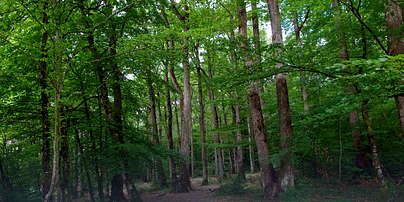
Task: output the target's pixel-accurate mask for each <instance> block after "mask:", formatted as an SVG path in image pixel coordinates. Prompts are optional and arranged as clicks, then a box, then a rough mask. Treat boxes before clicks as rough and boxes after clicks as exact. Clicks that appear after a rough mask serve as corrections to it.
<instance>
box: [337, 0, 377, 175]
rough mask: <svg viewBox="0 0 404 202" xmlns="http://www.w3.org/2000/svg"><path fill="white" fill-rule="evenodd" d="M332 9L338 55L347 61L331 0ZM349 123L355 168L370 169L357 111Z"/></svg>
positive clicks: (341, 31)
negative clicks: (336, 34) (355, 153)
mask: <svg viewBox="0 0 404 202" xmlns="http://www.w3.org/2000/svg"><path fill="white" fill-rule="evenodd" d="M332 5H333V7H334V8H335V9H336V11H335V15H336V16H335V28H336V30H337V31H338V32H339V33H338V43H339V55H340V58H341V60H342V61H343V62H344V61H347V60H349V52H348V47H347V44H346V37H345V32H344V28H343V26H342V24H341V23H342V19H341V17H340V15H341V11H340V7H339V4H338V2H337V0H333V3H332ZM348 71H350V68H348ZM354 91H355V90H354V87H353V86H350V87H347V92H346V93H347V94H353V93H354ZM349 123H350V126H351V134H352V141H353V144H354V148H355V149H356V151H357V155H356V159H355V164H356V167H358V168H360V169H366V168H369V167H370V164H369V162H368V160H367V158H366V153H365V151H364V149H363V147H362V146H361V144H362V139H361V130H360V122H359V114H358V110H356V109H355V110H353V111H351V112H350V113H349Z"/></svg>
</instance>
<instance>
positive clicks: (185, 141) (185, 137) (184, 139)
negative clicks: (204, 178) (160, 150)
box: [170, 0, 192, 192]
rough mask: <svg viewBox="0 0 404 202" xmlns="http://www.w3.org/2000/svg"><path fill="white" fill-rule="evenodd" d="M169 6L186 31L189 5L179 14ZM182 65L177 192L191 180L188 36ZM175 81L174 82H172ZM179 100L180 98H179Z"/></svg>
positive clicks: (185, 189) (189, 187) (172, 73)
mask: <svg viewBox="0 0 404 202" xmlns="http://www.w3.org/2000/svg"><path fill="white" fill-rule="evenodd" d="M170 2H171V6H172V8H173V10H174V12H175V14H176V15H177V18H178V20H180V21H181V23H182V24H183V32H184V33H186V32H188V29H189V28H188V25H187V21H188V17H189V13H188V12H189V7H188V4H187V3H185V5H184V11H185V13H184V14H183V15H181V14H180V12H179V11H178V8H177V7H176V3H175V1H174V0H170ZM182 58H183V60H182V66H183V67H184V90H183V95H182V96H183V101H184V103H183V105H180V107H181V117H182V119H181V144H180V153H181V154H182V155H183V156H184V157H185V160H184V161H183V162H182V163H181V166H180V179H179V184H178V188H177V190H176V191H177V192H188V191H190V190H191V189H192V188H191V181H190V179H189V172H188V168H189V166H188V165H189V135H190V133H191V130H192V125H191V118H192V117H191V113H192V111H191V78H190V67H189V54H188V37H184V39H183V43H182ZM170 74H171V77H172V79H173V82H174V79H175V77H174V72H173V69H171V70H170ZM174 83H176V82H174ZM176 86H177V87H176V88H177V90H179V86H178V84H176ZM180 100H181V99H180Z"/></svg>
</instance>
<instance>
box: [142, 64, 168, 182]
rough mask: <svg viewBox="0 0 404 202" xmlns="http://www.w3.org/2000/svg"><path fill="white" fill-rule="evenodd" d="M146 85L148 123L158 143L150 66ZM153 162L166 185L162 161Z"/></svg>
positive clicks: (153, 137)
mask: <svg viewBox="0 0 404 202" xmlns="http://www.w3.org/2000/svg"><path fill="white" fill-rule="evenodd" d="M147 86H148V88H149V97H150V125H151V127H152V132H153V136H152V139H153V142H154V143H155V144H157V145H160V139H159V134H158V126H157V117H156V97H155V91H154V88H153V81H152V73H151V68H150V66H149V67H148V69H147ZM155 163H156V169H157V174H158V179H159V183H160V186H161V187H166V186H167V179H166V177H165V175H164V170H163V165H162V164H163V163H162V161H161V159H160V158H158V159H157V160H156V161H155Z"/></svg>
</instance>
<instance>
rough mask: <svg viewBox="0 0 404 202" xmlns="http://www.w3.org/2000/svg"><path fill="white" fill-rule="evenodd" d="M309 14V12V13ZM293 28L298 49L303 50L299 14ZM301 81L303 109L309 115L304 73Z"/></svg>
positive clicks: (301, 25) (294, 20) (295, 14)
mask: <svg viewBox="0 0 404 202" xmlns="http://www.w3.org/2000/svg"><path fill="white" fill-rule="evenodd" d="M307 12H309V11H307ZM307 17H308V16H306V17H305V18H307ZM304 20H307V19H304ZM303 23H304V22H303ZM293 27H294V31H295V37H296V44H297V46H298V47H300V48H301V46H302V42H301V41H300V32H301V29H302V27H303V24H301V23H300V22H299V18H298V16H297V12H294V13H293ZM301 81H302V87H301V91H302V98H303V108H304V112H306V113H308V112H309V110H310V106H309V102H308V97H309V95H308V94H307V87H306V74H305V73H304V72H302V74H301Z"/></svg>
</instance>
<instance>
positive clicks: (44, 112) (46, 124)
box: [39, 1, 51, 199]
mask: <svg viewBox="0 0 404 202" xmlns="http://www.w3.org/2000/svg"><path fill="white" fill-rule="evenodd" d="M47 9H48V2H46V1H45V2H44V5H43V10H44V11H43V12H42V23H43V24H49V22H48V15H47V14H46V10H47ZM48 36H49V33H48V32H47V31H45V32H44V33H43V34H42V40H41V59H42V60H41V61H40V73H39V84H40V86H41V121H42V199H45V195H46V194H47V193H48V191H49V186H50V178H51V175H50V165H49V163H50V121H49V114H48V104H49V101H48V95H47V94H46V88H47V83H46V74H47V73H46V71H47V63H46V58H47V57H48V51H47V48H46V44H47V42H48Z"/></svg>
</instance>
